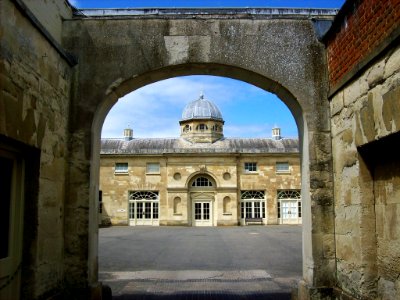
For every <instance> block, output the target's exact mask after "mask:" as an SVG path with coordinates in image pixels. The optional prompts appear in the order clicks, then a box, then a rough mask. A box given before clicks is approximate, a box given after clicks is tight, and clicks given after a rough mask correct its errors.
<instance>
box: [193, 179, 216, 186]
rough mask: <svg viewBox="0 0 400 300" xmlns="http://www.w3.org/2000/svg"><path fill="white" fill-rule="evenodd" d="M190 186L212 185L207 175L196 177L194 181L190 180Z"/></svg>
mask: <svg viewBox="0 0 400 300" xmlns="http://www.w3.org/2000/svg"><path fill="white" fill-rule="evenodd" d="M192 186H197V187H198V186H202V187H204V186H213V184H212V182H211V181H210V180H209V179H208V178H207V177H197V178H196V180H195V181H193V182H192Z"/></svg>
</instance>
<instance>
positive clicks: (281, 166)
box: [276, 162, 289, 172]
mask: <svg viewBox="0 0 400 300" xmlns="http://www.w3.org/2000/svg"><path fill="white" fill-rule="evenodd" d="M276 171H277V172H289V163H288V162H277V163H276Z"/></svg>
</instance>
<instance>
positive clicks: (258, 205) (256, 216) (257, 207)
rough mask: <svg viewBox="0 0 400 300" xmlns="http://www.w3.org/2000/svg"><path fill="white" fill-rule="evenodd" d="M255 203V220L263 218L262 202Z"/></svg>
mask: <svg viewBox="0 0 400 300" xmlns="http://www.w3.org/2000/svg"><path fill="white" fill-rule="evenodd" d="M253 203H254V218H260V217H261V210H260V202H253Z"/></svg>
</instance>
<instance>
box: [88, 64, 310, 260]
mask: <svg viewBox="0 0 400 300" xmlns="http://www.w3.org/2000/svg"><path fill="white" fill-rule="evenodd" d="M194 74H195V75H215V76H224V77H228V78H233V79H237V80H241V81H244V82H247V83H250V84H253V85H255V86H257V87H259V88H261V89H263V90H265V91H268V92H272V93H274V94H276V95H277V96H278V97H279V98H280V99H281V100H282V101H283V102H284V103H285V104H286V105H287V106H288V108H289V110H290V111H291V113H292V115H293V117H294V119H295V122H296V124H297V128H298V131H299V138H300V153H301V158H302V162H303V164H302V167H301V171H302V175H303V177H305V178H307V177H308V176H309V175H308V165H307V164H306V165H305V164H304V161H308V149H304V148H303V145H304V140H307V134H305V131H304V130H305V128H307V126H306V124H305V121H304V119H303V113H302V109H301V107H300V104H299V103H298V101H297V100H296V99H295V97H294V96H293V95H292V94H291V93H290V92H289V91H288V90H287V89H285V88H284V87H283V86H281V85H279V84H278V83H276V82H274V81H272V80H270V79H268V78H265V77H263V76H261V75H258V74H255V73H253V72H250V71H247V70H243V69H240V68H235V67H231V66H222V65H214V64H212V65H208V64H198V65H197V64H195V65H193V64H191V65H182V66H174V67H169V68H166V69H160V70H158V71H154V72H151V73H146V74H143V75H141V76H138V77H135V78H132V79H129V80H126V81H124V82H122V83H121V84H119V85H118V86H115V87H113V88H112V89H110V91H109V94H108V95H107V97H106V99H105V101H104V102H102V103H101V105H99V107H98V110H97V113H96V115H95V121H94V122H93V128H92V129H93V133H94V135H93V145H94V147H93V152H92V176H93V178H96V179H97V180H95V182H97V183H98V182H99V174H98V171H97V170H98V166H99V154H98V153H100V151H99V150H100V145H99V141H100V133H101V127H102V124H103V122H104V119H105V116H106V115H107V113H108V112H109V110H110V109H111V107H112V106H113V105H114V104H115V103H116V102H117V101H118V99H119V98H120V97H122V96H124V95H125V94H127V93H129V92H132V91H134V90H136V89H138V88H140V87H142V86H144V85H147V84H150V83H153V82H156V81H159V80H163V79H167V78H171V77H177V76H184V75H194ZM185 128H187V127H185ZM306 145H308V143H306ZM304 150H306V151H304ZM96 172H97V173H96ZM304 172H305V173H304ZM228 174H229V173H228ZM175 175H176V174H174V178H175ZM196 176H197V177H196V178H201V175H196ZM199 176H200V177H199ZM229 176H231V175H229ZM176 177H178V176H176ZM223 177H224V178H225V177H227V178H228V176H227V175H226V172H225V173H224V175H223ZM192 178H194V177H192ZM203 178H206V177H203ZM92 182H93V181H92ZM188 182H189V184H188V185H190V184H191V183H195V182H196V181H193V180H192V179H191V180H189V181H188ZM208 182H209V183H212V180H209V181H208ZM304 182H306V183H307V180H304V181H303V182H302V183H304ZM215 185H217V184H215ZM303 186H304V188H305V190H304V191H303V192H302V194H304V195H307V191H308V187H307V186H306V185H303ZM91 190H93V189H91ZM95 191H96V187H95V188H94V194H96V192H95ZM203 200H204V199H203ZM304 200H305V201H307V199H304ZM231 202H232V200H231V199H230V197H229V196H224V198H223V201H222V208H223V212H224V213H225V214H229V213H230V210H231V207H232V205H231ZM172 203H173V211H174V214H175V213H176V214H177V215H179V214H181V211H182V204H183V200H182V198H181V197H180V196H176V195H175V197H174V200H173V202H172ZM201 203H205V202H204V201H203V202H201ZM306 203H307V202H306ZM193 204H194V202H193ZM306 205H307V204H306ZM302 206H303V207H302V209H303V211H304V210H305V207H304V206H305V204H303V205H302ZM260 207H261V206H260ZM201 209H204V208H203V207H200V210H201ZM253 210H254V208H253ZM193 211H196V207H194V208H193ZM304 216H306V213H304V212H303V220H304V219H306V218H304ZM194 218H195V216H194ZM303 222H304V221H303ZM92 234H93V232H92ZM94 235H95V236H96V239H97V233H95V234H94ZM304 247H305V245H304V242H303V263H304V254H305V253H307V252H308V251H310V250H309V249H306V250H305V249H304ZM308 248H309V247H308ZM92 250H93V249H92ZM95 250H97V249H95ZM91 252H92V251H91ZM309 257H311V256H309Z"/></svg>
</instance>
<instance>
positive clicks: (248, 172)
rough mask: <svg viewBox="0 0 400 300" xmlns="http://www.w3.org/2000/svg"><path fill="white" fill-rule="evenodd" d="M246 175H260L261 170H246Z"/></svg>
mask: <svg viewBox="0 0 400 300" xmlns="http://www.w3.org/2000/svg"><path fill="white" fill-rule="evenodd" d="M243 174H244V175H258V174H259V172H258V171H247V172H246V171H245V172H244V173H243Z"/></svg>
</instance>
